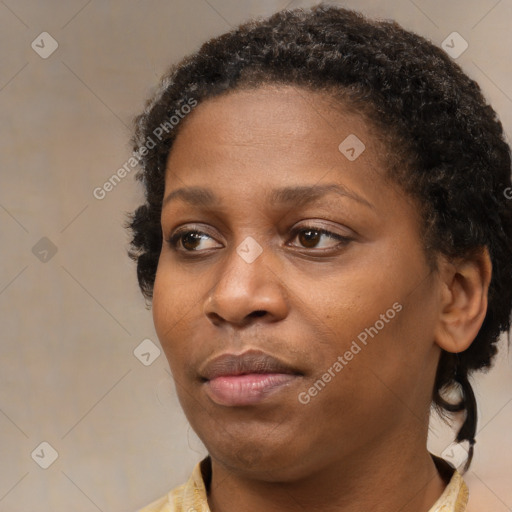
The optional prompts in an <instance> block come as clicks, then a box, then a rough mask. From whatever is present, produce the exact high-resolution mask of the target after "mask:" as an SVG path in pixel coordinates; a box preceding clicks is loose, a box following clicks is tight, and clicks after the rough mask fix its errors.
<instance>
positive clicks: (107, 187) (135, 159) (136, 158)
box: [92, 98, 197, 201]
mask: <svg viewBox="0 0 512 512" xmlns="http://www.w3.org/2000/svg"><path fill="white" fill-rule="evenodd" d="M196 106H197V100H196V99H194V98H189V99H188V101H187V104H185V105H183V106H182V107H181V108H180V109H179V110H175V111H174V115H172V116H171V117H170V118H169V119H167V120H165V121H164V122H163V123H161V124H159V125H158V126H157V127H156V128H155V129H154V130H153V135H152V136H151V135H150V136H148V137H147V138H146V140H145V142H144V144H142V146H141V147H140V148H139V149H138V151H134V152H133V154H132V156H131V157H130V158H128V160H127V161H126V162H125V163H124V164H123V165H122V167H120V168H119V169H117V171H116V172H115V173H114V174H112V176H110V178H109V179H108V180H106V181H105V183H103V185H102V186H101V187H96V188H95V189H94V190H93V191H92V195H93V196H94V197H95V198H96V199H98V200H100V201H101V200H102V199H105V197H106V196H107V194H108V193H109V192H112V190H114V188H115V187H116V186H117V185H119V183H121V180H123V179H124V178H126V176H128V174H130V173H131V172H132V171H133V170H134V169H135V168H136V167H137V165H138V164H139V162H140V160H141V158H142V157H144V156H146V155H147V154H148V153H149V150H150V149H153V148H154V147H156V145H157V144H158V142H161V141H162V139H163V137H164V136H165V135H166V134H168V133H169V132H170V131H171V130H173V129H174V128H175V127H176V126H177V125H178V124H179V123H180V121H181V120H182V119H184V118H185V117H186V116H187V115H188V114H190V112H192V109H193V108H194V107H196ZM155 139H156V140H155Z"/></svg>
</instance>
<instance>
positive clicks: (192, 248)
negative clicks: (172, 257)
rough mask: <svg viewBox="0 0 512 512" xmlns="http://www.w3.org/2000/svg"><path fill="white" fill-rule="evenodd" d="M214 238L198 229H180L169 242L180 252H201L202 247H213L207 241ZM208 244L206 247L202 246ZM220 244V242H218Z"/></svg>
mask: <svg viewBox="0 0 512 512" xmlns="http://www.w3.org/2000/svg"><path fill="white" fill-rule="evenodd" d="M209 240H211V241H214V239H213V238H212V237H211V236H210V235H208V234H206V233H203V232H202V231H196V230H191V229H189V230H188V231H185V230H183V231H178V232H177V233H175V234H174V235H172V236H171V237H170V238H169V239H168V240H167V242H168V243H169V245H170V246H171V247H172V249H173V250H175V251H180V252H199V250H201V249H211V248H212V246H211V245H210V247H208V245H206V243H207V242H208V241H209ZM201 245H206V247H200V246H201ZM217 245H218V244H217Z"/></svg>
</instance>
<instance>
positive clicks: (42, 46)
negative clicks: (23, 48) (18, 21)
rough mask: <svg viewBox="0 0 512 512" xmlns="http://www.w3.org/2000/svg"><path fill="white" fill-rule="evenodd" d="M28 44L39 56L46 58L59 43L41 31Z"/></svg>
mask: <svg viewBox="0 0 512 512" xmlns="http://www.w3.org/2000/svg"><path fill="white" fill-rule="evenodd" d="M30 46H32V50H34V51H35V52H36V53H37V54H38V55H39V57H41V58H42V59H47V58H48V57H49V56H50V55H51V54H52V53H53V52H54V51H55V50H56V49H57V48H58V47H59V43H58V42H57V41H56V40H55V39H54V38H53V37H52V36H51V35H50V34H48V32H41V33H40V34H39V35H38V36H37V37H36V38H35V39H34V40H33V41H32V44H31V45H30Z"/></svg>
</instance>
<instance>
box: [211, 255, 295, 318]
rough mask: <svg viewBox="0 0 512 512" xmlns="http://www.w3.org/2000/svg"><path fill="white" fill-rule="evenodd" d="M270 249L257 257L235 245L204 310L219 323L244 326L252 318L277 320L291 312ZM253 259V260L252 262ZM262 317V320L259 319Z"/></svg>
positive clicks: (227, 256) (283, 285)
mask: <svg viewBox="0 0 512 512" xmlns="http://www.w3.org/2000/svg"><path fill="white" fill-rule="evenodd" d="M269 251H270V250H269V249H266V250H263V252H262V253H261V254H260V255H259V256H258V257H257V258H256V259H255V260H254V261H250V260H246V259H244V258H243V257H242V256H241V255H240V254H243V253H240V254H239V253H238V252H237V251H236V250H235V249H233V251H231V253H230V254H229V255H226V260H225V261H224V264H223V265H222V268H221V270H220V272H219V277H218V279H217V280H216V282H215V284H214V286H213V287H212V288H211V290H210V293H209V294H208V295H207V296H206V300H205V304H204V313H205V315H206V316H207V318H208V319H209V320H210V322H212V324H214V325H216V326H222V325H225V324H231V325H232V326H236V327H242V326H246V325H248V324H250V323H252V322H255V321H259V322H276V321H278V320H282V319H283V318H285V317H286V316H287V314H288V302H287V291H286V286H285V284H284V282H283V280H282V279H281V277H280V272H279V269H278V268H277V267H278V266H277V265H272V261H273V258H272V255H271V254H270V253H269ZM249 261H250V262H249ZM258 319H260V320H258Z"/></svg>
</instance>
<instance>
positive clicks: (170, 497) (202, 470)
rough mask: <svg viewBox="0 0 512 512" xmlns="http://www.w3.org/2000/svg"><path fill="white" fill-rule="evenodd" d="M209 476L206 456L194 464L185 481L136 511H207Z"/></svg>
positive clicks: (209, 468) (209, 462)
mask: <svg viewBox="0 0 512 512" xmlns="http://www.w3.org/2000/svg"><path fill="white" fill-rule="evenodd" d="M210 478H211V460H210V458H209V457H206V458H205V459H203V460H202V461H201V462H198V463H197V465H196V466H195V468H194V470H193V471H192V474H191V475H190V478H189V479H188V481H187V482H186V483H184V484H183V485H180V486H179V487H176V488H175V489H173V490H172V491H171V492H169V493H168V494H166V495H165V496H163V497H162V498H160V499H158V500H156V501H153V502H152V503H150V504H149V505H147V506H146V507H144V508H142V509H140V510H138V511H137V512H188V511H189V510H196V511H208V498H207V488H208V485H209V480H210Z"/></svg>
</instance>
